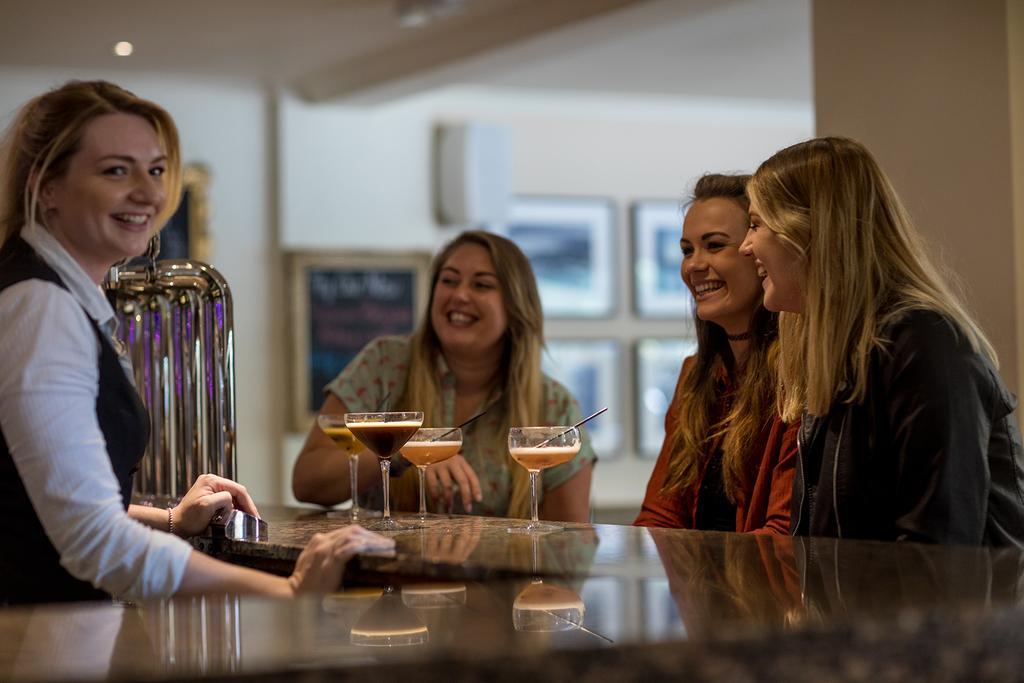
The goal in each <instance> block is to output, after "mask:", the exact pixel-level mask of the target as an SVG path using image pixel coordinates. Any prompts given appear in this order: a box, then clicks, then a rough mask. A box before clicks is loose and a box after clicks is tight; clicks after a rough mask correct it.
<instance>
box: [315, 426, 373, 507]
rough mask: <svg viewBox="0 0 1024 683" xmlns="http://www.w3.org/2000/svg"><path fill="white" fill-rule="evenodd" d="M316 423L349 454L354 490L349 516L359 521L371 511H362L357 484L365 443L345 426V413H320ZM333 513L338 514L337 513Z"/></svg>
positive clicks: (349, 472) (352, 487)
mask: <svg viewBox="0 0 1024 683" xmlns="http://www.w3.org/2000/svg"><path fill="white" fill-rule="evenodd" d="M316 423H317V425H318V426H319V427H320V429H321V431H323V433H324V434H326V435H327V436H328V437H330V439H331V441H333V442H334V445H335V446H337V447H338V448H340V449H341V450H342V451H344V452H345V453H346V454H347V455H348V479H349V484H350V485H351V490H352V493H351V495H352V507H350V508H349V509H348V511H347V512H348V515H347V516H348V519H349V520H350V521H352V522H353V523H356V522H359V521H361V520H362V519H363V518H364V517H365V516H367V513H368V512H369V511H368V510H362V511H360V509H359V488H358V486H357V484H358V480H359V454H360V453H362V452H363V450H364V448H363V444H361V443H360V442H359V441H358V440H357V439H356V438H355V437H354V436H352V430H350V429H349V428H348V427H346V426H345V416H344V415H339V414H333V413H331V414H324V415H318V416H317V418H316ZM339 512H340V513H342V514H344V513H345V512H346V511H344V510H340V511H339ZM331 514H332V515H334V516H337V513H331ZM370 516H372V515H370Z"/></svg>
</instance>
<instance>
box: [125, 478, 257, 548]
mask: <svg viewBox="0 0 1024 683" xmlns="http://www.w3.org/2000/svg"><path fill="white" fill-rule="evenodd" d="M235 508H237V509H239V510H241V511H242V512H247V513H249V514H250V515H254V516H256V517H259V516H260V513H259V511H258V510H257V509H256V503H254V502H253V500H252V498H251V497H250V496H249V491H248V490H246V488H245V487H244V486H242V485H241V484H239V483H238V482H234V481H231V480H230V479H225V478H224V477H218V476H217V475H215V474H203V475H200V476H199V478H198V479H196V482H195V484H193V485H192V488H190V489H189V490H188V493H186V494H185V496H184V497H183V498H182V499H181V502H180V503H178V504H177V505H176V506H175V507H174V508H173V509H171V510H170V511H168V510H166V509H162V508H154V507H148V506H145V505H130V506H129V507H128V514H129V516H131V518H132V519H135V520H137V521H139V522H142V523H143V524H145V525H146V526H148V527H150V528H152V529H158V530H160V531H172V530H173V532H174V533H175V534H176V535H178V536H180V537H182V538H191V537H192V536H195V535H196V534H199V533H201V532H202V531H203V529H205V528H206V527H208V526H209V525H210V520H211V519H213V517H214V515H216V514H225V513H227V512H230V511H231V510H232V509H235ZM172 524H173V529H172Z"/></svg>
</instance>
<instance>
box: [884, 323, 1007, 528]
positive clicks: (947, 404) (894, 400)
mask: <svg viewBox="0 0 1024 683" xmlns="http://www.w3.org/2000/svg"><path fill="white" fill-rule="evenodd" d="M879 369H880V372H879V373H878V376H879V379H878V380H877V383H876V385H875V386H873V387H872V389H871V394H872V401H873V402H874V403H875V405H874V406H872V407H873V408H874V411H875V418H874V420H875V422H876V425H877V424H879V423H880V422H881V421H882V420H884V423H883V424H884V425H885V427H883V429H885V430H886V431H887V432H888V439H889V443H890V446H891V449H892V451H891V456H892V457H893V458H894V459H895V460H894V463H895V466H894V470H893V471H894V473H895V474H896V477H897V482H896V501H895V502H896V510H895V511H894V512H895V519H894V522H895V527H896V528H895V531H896V534H897V538H898V539H899V540H908V541H925V542H931V543H959V544H966V545H979V544H980V543H982V541H983V538H984V533H985V520H986V509H987V504H988V490H989V485H990V481H989V468H988V462H987V455H988V451H987V449H988V446H989V433H990V429H991V421H990V416H989V414H988V409H989V407H990V403H991V401H992V397H993V392H994V389H995V387H994V386H993V385H992V381H991V377H990V376H989V373H988V369H987V368H986V367H985V364H984V361H983V360H982V359H981V357H980V356H979V354H977V353H975V352H974V351H972V350H971V349H970V347H969V346H968V345H967V342H966V340H965V339H963V336H962V335H959V334H957V333H955V332H954V330H953V328H952V326H951V323H949V322H948V321H946V320H945V319H944V318H941V317H939V316H938V315H937V314H934V313H927V312H913V313H910V314H908V318H907V319H906V320H904V321H903V322H902V323H901V324H899V325H898V328H897V330H896V331H895V333H894V335H893V341H892V344H891V345H890V347H889V348H887V349H886V353H885V354H884V355H883V356H881V362H880V368H879Z"/></svg>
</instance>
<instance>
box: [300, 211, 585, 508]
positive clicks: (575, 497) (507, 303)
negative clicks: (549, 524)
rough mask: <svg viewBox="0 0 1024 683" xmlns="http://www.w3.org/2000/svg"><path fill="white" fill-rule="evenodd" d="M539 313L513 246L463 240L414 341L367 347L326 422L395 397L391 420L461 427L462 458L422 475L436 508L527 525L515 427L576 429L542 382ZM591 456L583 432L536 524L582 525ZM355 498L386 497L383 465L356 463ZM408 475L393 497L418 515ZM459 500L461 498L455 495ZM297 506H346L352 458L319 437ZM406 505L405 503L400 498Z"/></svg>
mask: <svg viewBox="0 0 1024 683" xmlns="http://www.w3.org/2000/svg"><path fill="white" fill-rule="evenodd" d="M542 344H543V314H542V312H541V306H540V297H539V295H538V293H537V283H536V280H535V279H534V276H533V270H532V269H531V268H530V263H529V261H528V260H527V259H526V257H525V256H524V255H523V253H522V252H521V251H520V250H519V248H518V247H516V246H515V245H514V244H513V243H512V242H510V241H509V240H507V239H505V238H503V237H500V236H498V235H494V234H491V233H487V232H482V231H470V232H464V233H462V234H461V235H459V236H458V237H457V238H455V239H454V240H453V241H452V242H451V243H449V244H448V245H447V246H446V247H445V248H444V249H443V250H442V251H441V253H440V254H438V256H437V257H436V258H435V259H434V263H433V266H432V269H431V292H430V306H429V310H428V311H427V312H426V315H425V316H424V317H423V321H422V322H421V324H420V326H419V329H417V330H416V332H415V333H414V334H413V335H411V336H409V337H381V338H378V339H375V340H373V341H372V342H370V343H369V344H368V345H367V346H366V347H365V348H364V349H363V350H362V351H361V352H360V353H359V355H358V356H357V357H356V358H355V359H354V360H353V361H352V362H351V363H349V365H348V366H347V367H346V368H345V369H344V370H342V372H341V374H339V375H338V376H337V377H336V378H335V379H334V380H333V381H332V382H331V383H330V384H328V385H327V387H326V394H327V396H326V399H325V400H324V403H323V406H322V407H321V409H320V412H321V413H346V412H361V411H372V410H377V409H378V408H379V406H380V405H381V404H382V402H383V401H384V398H385V397H386V396H391V397H392V398H393V399H394V398H395V397H397V400H393V401H392V408H393V409H395V410H422V411H423V413H424V421H423V424H424V426H439V427H443V426H449V425H456V424H460V423H462V422H464V421H466V420H467V419H469V418H470V417H472V416H473V415H475V414H476V413H478V412H480V411H481V410H483V409H484V408H485V407H486V408H487V410H488V412H487V415H486V416H485V417H483V418H481V419H480V420H477V421H476V422H474V423H473V424H471V425H470V426H469V427H467V428H465V429H463V446H462V452H461V453H460V454H459V455H456V456H455V457H453V458H451V459H449V460H446V461H444V462H441V463H437V464H434V465H431V466H430V467H429V468H428V469H427V489H428V491H429V493H430V495H431V497H432V503H433V505H434V507H435V508H437V509H442V507H441V506H444V507H443V509H448V508H449V507H453V509H454V511H456V512H466V513H476V514H484V515H496V516H507V517H525V516H528V514H529V502H530V500H529V478H528V476H527V474H526V471H525V470H524V469H522V468H521V467H519V466H518V465H516V464H515V463H514V462H513V461H512V459H511V458H510V457H509V455H508V446H507V436H508V429H509V427H513V426H520V425H524V426H525V425H569V424H573V423H575V422H578V421H579V420H580V411H579V406H578V405H577V403H576V401H575V399H573V397H572V395H571V394H569V392H568V391H567V390H566V389H565V387H563V386H562V385H560V384H558V383H557V382H555V381H554V380H553V379H551V378H550V377H547V376H546V375H544V374H542V373H541V371H540V354H541V347H542ZM594 459H595V456H594V452H593V450H592V449H591V446H590V439H589V437H588V436H587V435H586V434H585V432H584V437H583V446H582V448H581V449H580V452H579V454H578V455H577V456H576V458H575V459H574V460H572V461H570V462H568V463H566V464H564V465H560V466H558V467H553V468H550V469H547V470H545V471H544V472H543V475H542V481H543V486H542V499H541V503H540V516H541V517H542V518H544V519H550V520H560V521H587V519H588V517H589V510H590V476H591V468H592V466H593V462H594ZM359 470H360V473H359V485H360V489H364V488H365V489H369V488H371V487H373V486H377V487H379V486H380V484H379V476H374V475H375V474H376V472H377V471H378V467H377V462H376V458H375V457H374V456H373V455H372V454H370V453H367V452H364V453H363V455H362V457H361V458H360V461H359ZM414 474H415V473H414V472H413V471H412V469H411V468H410V470H409V471H407V472H406V473H405V475H403V477H402V479H403V480H405V479H408V481H402V482H399V485H398V486H396V487H395V491H394V496H395V498H396V500H395V501H394V502H393V504H394V505H395V507H396V508H398V509H410V510H412V509H415V497H414V496H413V494H414V492H415V486H414V485H413V475H414ZM456 487H457V491H458V495H454V492H455V490H456ZM292 490H293V491H294V493H295V497H296V498H298V499H299V500H303V501H307V502H311V503H319V504H321V505H333V504H335V503H339V502H342V501H344V500H347V499H348V497H349V474H348V462H347V457H346V456H345V455H344V453H342V452H341V451H340V450H339V449H338V448H336V447H335V446H334V444H333V443H332V442H331V440H330V439H329V438H327V436H326V435H325V434H324V433H323V432H321V431H320V429H319V428H318V427H316V426H314V427H313V428H312V429H311V430H310V433H309V436H308V437H307V438H306V443H305V445H304V446H303V448H302V452H301V453H300V454H299V458H298V460H297V461H296V463H295V469H294V471H293V476H292ZM403 494H405V495H403Z"/></svg>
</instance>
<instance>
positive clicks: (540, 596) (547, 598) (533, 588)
mask: <svg viewBox="0 0 1024 683" xmlns="http://www.w3.org/2000/svg"><path fill="white" fill-rule="evenodd" d="M585 612H586V607H585V606H584V605H583V598H581V597H580V596H579V594H578V593H576V592H575V591H572V590H570V589H569V588H566V587H564V586H559V585H556V584H553V583H544V582H543V581H542V580H541V579H534V580H533V581H531V582H530V585H529V586H527V587H526V588H524V589H523V590H522V591H520V593H519V595H517V596H516V598H515V601H514V602H513V603H512V625H513V626H514V627H515V629H516V630H517V631H541V632H551V631H572V630H574V629H578V628H580V627H581V626H582V625H583V615H584V614H585Z"/></svg>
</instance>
